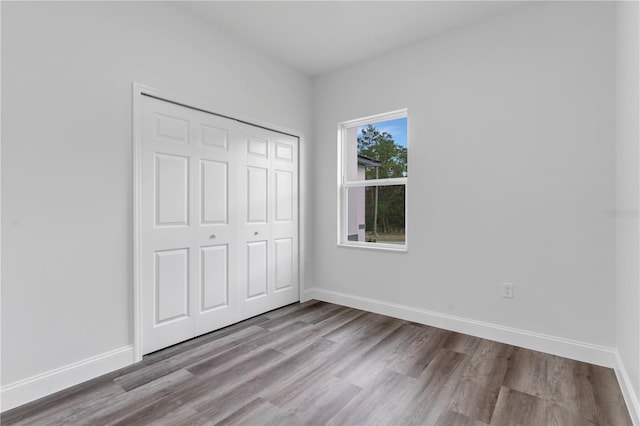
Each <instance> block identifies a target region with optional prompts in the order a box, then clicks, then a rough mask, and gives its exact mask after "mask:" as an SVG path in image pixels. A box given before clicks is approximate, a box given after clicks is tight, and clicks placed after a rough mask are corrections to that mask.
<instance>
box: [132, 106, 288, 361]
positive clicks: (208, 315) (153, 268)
mask: <svg viewBox="0 0 640 426" xmlns="http://www.w3.org/2000/svg"><path fill="white" fill-rule="evenodd" d="M141 107H142V111H141V112H142V114H141V116H142V146H141V164H140V175H141V188H140V194H141V199H140V231H139V232H140V255H139V259H140V265H139V271H140V296H141V322H142V327H141V329H142V353H143V354H146V353H150V352H153V351H155V350H158V349H161V348H164V347H167V346H170V345H172V344H175V343H178V342H181V341H183V340H187V339H190V338H192V337H195V336H198V335H200V334H204V333H208V332H210V331H213V330H216V329H218V328H221V327H225V326H227V325H230V324H232V323H234V322H238V321H241V320H243V319H246V318H249V317H251V316H254V315H257V314H260V313H263V312H266V311H268V310H271V309H275V308H278V307H280V306H283V305H286V304H288V303H293V302H295V301H297V300H299V286H298V258H297V253H298V216H297V215H298V200H297V194H298V187H297V181H298V178H297V158H298V153H297V142H298V140H297V138H294V137H291V136H286V135H282V134H279V133H277V132H272V131H267V130H262V129H260V128H257V127H255V126H250V125H246V124H241V123H239V122H237V121H234V120H230V119H226V118H222V117H219V116H216V115H213V114H208V113H205V112H202V111H198V110H195V109H191V108H187V107H183V106H178V105H175V104H172V103H169V102H165V101H161V100H157V99H154V98H151V97H147V96H142V99H141Z"/></svg>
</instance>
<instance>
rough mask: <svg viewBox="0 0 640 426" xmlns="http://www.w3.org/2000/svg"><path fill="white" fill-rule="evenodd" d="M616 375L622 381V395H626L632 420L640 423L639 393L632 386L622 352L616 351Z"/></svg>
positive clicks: (637, 425) (636, 423)
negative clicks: (621, 355)
mask: <svg viewBox="0 0 640 426" xmlns="http://www.w3.org/2000/svg"><path fill="white" fill-rule="evenodd" d="M615 370H616V377H617V378H618V383H620V389H622V395H623V396H624V401H625V402H626V404H627V408H628V409H629V415H630V416H631V421H632V422H633V424H634V425H636V426H639V425H640V399H638V395H637V394H636V392H635V391H634V390H633V386H631V380H630V379H629V375H628V374H627V369H626V368H625V366H624V363H623V362H622V358H620V354H619V353H618V351H616V368H615Z"/></svg>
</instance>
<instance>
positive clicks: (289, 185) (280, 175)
mask: <svg viewBox="0 0 640 426" xmlns="http://www.w3.org/2000/svg"><path fill="white" fill-rule="evenodd" d="M274 173H275V179H276V191H275V201H276V214H275V220H276V221H278V222H291V221H292V220H293V173H292V172H289V171H285V170H276V171H275V172H274Z"/></svg>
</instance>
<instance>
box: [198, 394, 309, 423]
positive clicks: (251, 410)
mask: <svg viewBox="0 0 640 426" xmlns="http://www.w3.org/2000/svg"><path fill="white" fill-rule="evenodd" d="M203 420H205V419H203ZM206 423H209V422H208V421H207V420H205V424H206ZM215 424H217V425H221V426H222V425H255V426H262V425H264V426H269V425H273V426H280V425H296V424H302V421H301V420H300V419H299V418H297V417H296V416H295V415H294V414H292V413H289V412H287V411H285V410H282V409H281V408H279V407H277V406H275V405H273V404H271V403H270V402H268V401H265V400H264V399H262V398H256V399H254V400H253V401H251V402H250V403H248V404H247V405H245V406H243V407H241V408H240V409H238V410H237V411H236V412H234V413H232V414H231V415H229V416H228V417H225V418H224V419H222V420H220V421H219V422H217V423H215Z"/></svg>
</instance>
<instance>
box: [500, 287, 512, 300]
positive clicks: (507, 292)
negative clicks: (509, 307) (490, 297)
mask: <svg viewBox="0 0 640 426" xmlns="http://www.w3.org/2000/svg"><path fill="white" fill-rule="evenodd" d="M502 297H506V298H507V299H511V298H513V284H511V283H502Z"/></svg>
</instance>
